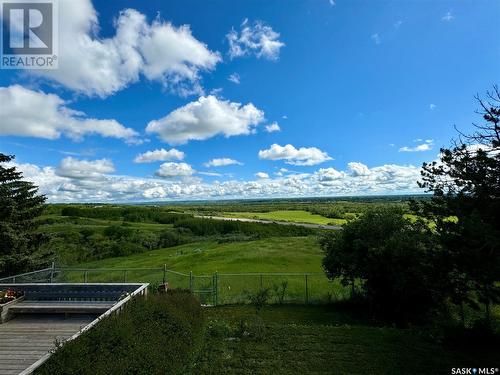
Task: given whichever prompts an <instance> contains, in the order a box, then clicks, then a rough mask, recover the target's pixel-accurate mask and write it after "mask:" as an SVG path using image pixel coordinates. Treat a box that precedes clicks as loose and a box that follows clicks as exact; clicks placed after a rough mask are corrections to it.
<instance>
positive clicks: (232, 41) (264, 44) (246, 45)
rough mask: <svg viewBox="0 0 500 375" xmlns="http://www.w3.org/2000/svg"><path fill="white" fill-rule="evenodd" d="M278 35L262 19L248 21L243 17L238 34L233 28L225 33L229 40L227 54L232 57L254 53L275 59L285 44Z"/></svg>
mask: <svg viewBox="0 0 500 375" xmlns="http://www.w3.org/2000/svg"><path fill="white" fill-rule="evenodd" d="M279 37H280V34H279V33H277V32H275V31H274V30H273V29H272V28H271V26H268V25H266V24H264V23H263V22H262V21H255V22H254V23H250V22H249V21H248V19H245V20H244V21H243V23H242V24H241V32H240V33H239V34H238V32H237V31H236V30H234V29H233V30H231V31H230V32H229V33H228V34H227V35H226V38H227V40H228V41H229V56H230V57H231V59H234V58H235V57H242V56H248V55H250V54H254V55H255V56H257V57H258V58H260V57H263V58H265V59H268V60H277V59H278V58H279V54H280V49H281V48H282V47H284V46H285V43H283V42H281V41H280V40H279Z"/></svg>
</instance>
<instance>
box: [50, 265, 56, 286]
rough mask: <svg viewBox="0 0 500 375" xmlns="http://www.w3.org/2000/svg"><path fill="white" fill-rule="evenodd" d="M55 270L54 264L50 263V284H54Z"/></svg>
mask: <svg viewBox="0 0 500 375" xmlns="http://www.w3.org/2000/svg"><path fill="white" fill-rule="evenodd" d="M55 268H56V262H52V269H51V270H50V283H51V284H52V283H53V282H54V269H55Z"/></svg>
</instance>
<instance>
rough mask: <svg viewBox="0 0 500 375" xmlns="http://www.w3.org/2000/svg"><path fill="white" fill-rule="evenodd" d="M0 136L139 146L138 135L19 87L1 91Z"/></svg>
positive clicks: (113, 122)
mask: <svg viewBox="0 0 500 375" xmlns="http://www.w3.org/2000/svg"><path fill="white" fill-rule="evenodd" d="M0 103H1V105H0V118H1V119H2V120H1V121H0V135H16V136H28V137H38V138H45V139H58V138H60V137H61V135H65V136H67V137H69V138H71V139H73V140H81V139H82V138H83V137H84V136H85V135H91V134H98V135H101V136H103V137H111V138H119V139H123V140H125V141H127V142H130V143H138V142H139V141H138V139H137V136H138V133H137V132H136V131H135V130H133V129H130V128H126V127H124V126H123V125H122V124H120V123H119V122H117V121H116V120H113V119H108V120H98V119H94V118H89V117H87V116H86V115H85V113H83V112H79V111H75V110H73V109H71V108H69V107H67V106H66V102H65V101H64V100H63V99H61V98H60V97H59V96H57V95H54V94H45V93H43V92H41V91H33V90H30V89H27V88H24V87H22V86H19V85H13V86H9V87H0Z"/></svg>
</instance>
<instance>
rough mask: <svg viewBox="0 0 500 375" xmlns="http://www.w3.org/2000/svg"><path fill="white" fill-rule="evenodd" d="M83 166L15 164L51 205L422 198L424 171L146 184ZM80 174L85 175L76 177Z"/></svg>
mask: <svg viewBox="0 0 500 375" xmlns="http://www.w3.org/2000/svg"><path fill="white" fill-rule="evenodd" d="M78 162H80V163H78ZM81 162H82V161H81V160H78V161H76V162H75V161H72V162H71V163H68V162H65V163H63V162H61V165H60V166H59V167H57V168H55V167H51V166H46V167H39V166H37V165H33V164H16V163H10V164H11V165H14V166H17V167H18V168H19V170H21V171H22V172H23V173H24V177H25V178H26V179H27V180H29V181H33V182H34V183H35V184H36V185H37V186H39V187H40V191H41V193H43V194H46V195H47V197H48V198H49V200H50V201H51V202H123V201H144V200H186V199H233V198H265V197H303V196H306V197H311V196H345V195H376V194H391V193H393V194H401V193H421V192H422V190H420V189H419V188H418V186H417V184H416V181H417V180H419V179H420V168H419V167H414V166H411V165H395V164H386V165H381V166H376V167H373V168H368V167H367V166H366V165H364V164H362V163H359V162H358V163H351V164H350V165H348V170H347V171H338V170H335V169H333V168H322V169H319V170H318V171H316V172H314V173H296V174H286V175H284V176H276V177H275V178H269V176H267V177H266V178H258V179H256V180H241V179H238V180H233V179H231V180H227V181H218V180H216V181H214V182H211V183H206V182H203V181H202V180H200V179H195V178H193V177H191V174H192V173H194V171H193V170H192V168H191V167H190V166H189V165H186V166H184V167H182V166H180V167H179V166H173V167H172V166H168V165H167V166H166V167H163V168H162V170H163V171H164V172H165V175H166V177H181V178H140V177H131V176H120V175H114V174H110V173H112V167H111V166H110V164H109V162H102V161H100V162H98V161H96V160H94V161H88V162H87V163H88V164H83V163H81ZM165 164H169V163H165ZM173 164H177V163H173ZM179 164H184V163H179ZM61 166H64V167H63V168H61ZM76 170H78V171H79V173H77V172H75V171H76ZM56 171H58V172H57V173H56ZM61 171H62V173H60V172H61ZM179 171H181V172H179ZM353 171H357V172H356V173H353ZM285 172H286V171H285ZM262 173H264V172H262ZM261 176H262V177H265V175H261ZM217 177H222V176H221V175H218V176H217ZM257 177H258V176H257Z"/></svg>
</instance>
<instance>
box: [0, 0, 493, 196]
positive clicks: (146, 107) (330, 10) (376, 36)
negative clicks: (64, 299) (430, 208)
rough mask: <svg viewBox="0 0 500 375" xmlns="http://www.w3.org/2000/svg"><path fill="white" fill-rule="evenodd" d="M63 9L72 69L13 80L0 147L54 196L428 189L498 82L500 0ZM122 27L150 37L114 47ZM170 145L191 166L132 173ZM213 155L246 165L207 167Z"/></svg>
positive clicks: (168, 159)
mask: <svg viewBox="0 0 500 375" xmlns="http://www.w3.org/2000/svg"><path fill="white" fill-rule="evenodd" d="M125 9H133V11H129V12H128V13H127V12H123V11H124V10H125ZM121 12H122V13H121ZM59 13H60V16H61V17H63V18H64V19H63V20H62V21H60V22H61V23H60V25H59V28H60V32H61V33H63V34H64V35H63V36H60V38H59V55H60V59H59V68H60V69H59V70H58V71H55V72H43V71H41V72H40V71H39V72H38V73H37V72H34V71H20V70H0V99H2V102H0V114H1V115H2V119H1V122H0V150H1V152H3V153H8V154H15V155H16V163H17V165H18V166H19V168H20V169H21V170H23V171H24V173H25V176H26V177H27V178H30V179H32V180H33V181H35V182H36V183H37V184H39V185H40V187H41V190H42V191H43V192H44V193H46V194H47V195H48V196H49V198H50V199H51V200H53V201H79V200H81V201H86V200H92V201H95V200H99V201H113V200H116V201H135V200H148V199H153V200H160V199H166V200H168V199H223V198H238V197H244V198H248V197H274V196H300V195H353V194H354V195H358V194H359V195H364V194H394V193H401V192H402V193H404V192H415V191H418V189H417V188H416V184H415V182H416V180H417V179H418V172H419V170H418V169H419V167H420V165H421V164H422V162H424V161H431V160H434V159H436V157H437V154H438V151H439V147H441V146H448V145H449V142H450V139H451V138H452V137H454V136H456V133H455V130H454V128H453V125H454V124H456V125H457V126H458V127H459V128H460V129H461V130H463V131H465V132H467V131H468V130H470V128H471V123H472V122H473V121H478V120H479V118H478V116H477V115H475V114H474V110H475V109H476V103H475V102H474V99H473V96H474V95H475V94H476V93H480V94H483V93H484V92H485V91H486V90H488V89H490V88H491V86H492V85H493V84H497V83H499V81H500V33H499V32H498V20H499V19H500V2H499V1H487V0H479V1H478V0H475V1H355V0H337V1H335V3H330V1H329V0H324V1H321V0H314V1H287V2H283V1H237V2H229V1H210V2H207V1H199V0H198V1H194V0H192V1H169V2H164V1H148V2H139V1H95V0H94V1H93V2H92V3H91V2H90V1H87V0H72V6H71V7H70V6H69V0H61V1H60V4H59ZM75 18H78V20H77V21H75V22H73V20H74V19H75ZM70 20H72V22H70ZM120 21H122V23H123V24H124V25H128V26H130V25H131V24H132V23H133V22H136V23H137V25H139V26H138V27H139V28H141V30H142V31H140V32H138V31H137V29H136V30H135V34H134V31H130V32H128V33H127V34H126V35H122V37H121V38H122V39H117V37H116V35H117V29H119V26H118V24H119V23H120ZM70 23H71V25H70ZM75 24H76V25H77V26H75ZM78 25H80V26H78ZM89 25H90V26H89ZM183 25H189V30H187V29H185V28H184V29H183V28H182V27H183ZM129 28H130V27H129ZM186 30H187V31H186ZM123 34H125V33H123ZM139 34H140V35H141V37H140V38H142V39H139V42H137V40H136V39H134V38H136V37H137V35H139ZM155 35H156V36H158V35H160V37H158V38H157V39H155ZM123 38H125V39H123ZM231 38H233V39H232V42H231V41H230V39H231ZM126 47H127V48H126ZM128 47H130V48H128ZM103 51H104V52H103ZM131 51H132V52H131ZM108 54H109V55H108ZM116 55H120V58H119V59H116ZM134 59H136V60H137V61H136V60H134ZM103 66H104V67H106V69H109V70H110V71H111V72H113V73H109V71H105V70H106V69H104V68H103ZM131 66H132V67H131ZM231 75H233V78H234V77H237V78H238V79H236V80H235V81H239V83H235V82H232V81H230V80H229V77H230V76H231ZM49 94H51V95H53V96H49ZM210 95H211V96H210ZM207 98H211V99H207ZM54 101H56V102H57V103H56V104H54V103H55V102H54ZM51 106H52V110H50V111H49V110H47V111H48V112H47V113H45V110H46V109H47V108H51ZM39 108H40V109H39ZM179 109H180V110H179ZM70 110H72V111H80V112H81V114H79V115H77V114H74V113H69V112H70ZM176 110H177V114H175V113H176V112H174V111H176ZM179 111H180V112H179ZM30 112H33V113H30ZM68 113H69V114H68ZM172 113H174V114H172ZM193 116H194V120H193ZM49 117H50V118H52V120H47V118H49ZM187 118H189V119H187ZM89 119H94V120H95V121H94V122H92V121H88V120H89ZM103 120H106V121H108V122H103ZM96 121H97V122H96ZM109 121H113V124H111V123H110V122H109ZM152 121H157V122H158V126H157V127H156V130H152V128H154V127H153V126H150V127H149V129H150V131H149V132H148V131H147V128H148V124H150V123H151V122H152ZM192 121H195V122H196V124H197V125H193V122H192ZM28 122H33V124H34V123H36V124H38V125H37V126H35V125H33V124H32V125H30V126H28V125H26V123H28ZM273 123H276V124H277V127H279V129H280V130H279V131H274V132H267V131H266V126H268V125H270V124H273ZM38 126H39V127H42V128H44V129H49V131H45V130H43V131H42V130H40V128H38ZM277 127H276V126H275V127H274V128H277ZM90 128H92V129H94V130H92V131H91V130H89V129H90ZM180 128H182V129H183V130H182V131H179V129H180ZM75 129H78V130H75ZM95 129H98V130H95ZM102 129H106V130H102ZM110 129H111V130H110ZM113 129H114V130H113ZM200 138H201V139H200ZM274 144H276V145H277V147H274V148H272V145H274ZM286 145H291V147H285V146H286ZM172 148H175V150H177V151H180V152H182V153H184V154H183V157H179V156H177V157H172V156H165V155H164V154H162V155H163V157H162V158H159V159H162V160H154V161H151V162H148V163H137V162H134V159H135V158H136V157H137V156H138V155H139V154H142V153H145V152H147V151H154V150H161V149H164V150H165V151H169V150H171V149H172ZM301 148H304V149H302V150H300V149H301ZM266 150H267V151H266ZM404 150H406V151H404ZM417 150H420V151H417ZM259 151H261V153H260V154H259ZM168 155H171V154H168ZM172 155H173V154H172ZM177 155H179V154H177ZM68 158H69V159H68ZM216 158H225V159H232V160H234V161H238V162H239V164H233V165H226V166H211V167H206V166H205V165H204V163H206V162H208V161H210V160H212V159H216ZM157 159H158V158H157ZM353 163H354V164H353ZM162 164H165V165H163V166H162ZM219 164H220V163H219ZM283 168H284V169H286V170H281V171H280V169H283ZM207 173H208V174H210V175H207ZM215 174H217V175H215ZM256 174H258V175H256ZM266 174H267V177H266ZM110 186H113V187H112V188H110ZM146 191H147V193H145V192H146Z"/></svg>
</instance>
